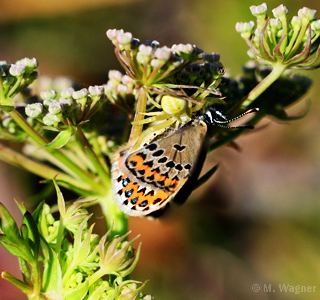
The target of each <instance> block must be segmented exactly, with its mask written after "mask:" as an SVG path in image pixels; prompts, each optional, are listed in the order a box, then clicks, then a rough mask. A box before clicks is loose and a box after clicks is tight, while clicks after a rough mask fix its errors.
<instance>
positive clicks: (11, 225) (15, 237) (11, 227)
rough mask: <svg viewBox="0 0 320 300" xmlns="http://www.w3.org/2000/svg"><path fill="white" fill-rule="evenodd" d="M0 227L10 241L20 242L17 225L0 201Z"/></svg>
mask: <svg viewBox="0 0 320 300" xmlns="http://www.w3.org/2000/svg"><path fill="white" fill-rule="evenodd" d="M0 228H1V231H2V232H3V233H4V234H5V235H6V236H7V238H8V239H9V240H10V241H12V242H15V243H20V242H21V237H20V232H19V229H18V226H17V224H16V222H15V220H14V219H13V217H12V216H11V214H10V213H9V211H8V210H7V209H6V207H5V206H4V205H3V204H2V203H0Z"/></svg>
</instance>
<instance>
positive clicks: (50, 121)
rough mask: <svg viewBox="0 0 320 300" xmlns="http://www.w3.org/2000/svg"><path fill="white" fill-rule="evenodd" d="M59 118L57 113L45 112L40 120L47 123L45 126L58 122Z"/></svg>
mask: <svg viewBox="0 0 320 300" xmlns="http://www.w3.org/2000/svg"><path fill="white" fill-rule="evenodd" d="M60 121H61V120H60V118H59V117H58V116H57V115H53V114H51V113H48V114H46V115H45V116H44V117H43V119H42V122H43V123H44V124H45V125H47V126H55V125H57V124H58V123H59V122H60Z"/></svg>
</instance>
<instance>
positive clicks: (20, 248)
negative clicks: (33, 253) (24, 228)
mask: <svg viewBox="0 0 320 300" xmlns="http://www.w3.org/2000/svg"><path fill="white" fill-rule="evenodd" d="M0 243H1V245H2V246H3V248H5V249H6V250H7V251H8V252H9V253H11V254H12V255H14V256H17V257H20V258H22V259H24V260H26V261H28V260H29V258H30V256H29V252H28V251H26V249H25V245H24V244H23V242H22V240H21V241H20V242H19V243H14V242H12V241H11V240H10V239H8V237H7V236H5V235H1V236H0Z"/></svg>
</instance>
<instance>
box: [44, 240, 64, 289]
mask: <svg viewBox="0 0 320 300" xmlns="http://www.w3.org/2000/svg"><path fill="white" fill-rule="evenodd" d="M41 246H42V252H43V256H44V258H45V261H44V270H43V278H42V283H43V286H42V291H43V292H51V291H56V292H58V293H60V292H61V290H62V272H61V266H60V263H59V259H58V256H57V255H56V253H55V252H54V251H53V249H52V248H51V247H50V245H49V244H48V243H47V242H46V240H45V239H44V238H41Z"/></svg>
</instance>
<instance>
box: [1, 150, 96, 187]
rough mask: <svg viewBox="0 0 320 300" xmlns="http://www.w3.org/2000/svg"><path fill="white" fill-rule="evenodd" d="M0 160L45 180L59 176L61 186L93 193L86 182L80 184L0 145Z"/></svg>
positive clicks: (57, 171)
mask: <svg viewBox="0 0 320 300" xmlns="http://www.w3.org/2000/svg"><path fill="white" fill-rule="evenodd" d="M0 159H1V160H3V161H5V162H7V163H9V164H11V165H13V166H16V167H20V168H23V169H25V170H27V171H29V172H31V173H33V174H36V175H38V176H40V177H43V178H46V179H52V178H54V177H55V176H56V175H57V174H59V176H58V179H59V181H61V183H60V184H61V185H63V186H65V187H68V185H67V184H65V183H64V182H67V183H69V184H70V185H73V186H75V187H77V188H79V189H81V190H85V191H93V187H92V186H91V185H90V184H88V183H87V182H85V181H84V182H81V181H79V180H77V179H75V178H73V177H71V176H69V175H67V174H64V173H62V172H61V171H60V170H57V169H54V168H52V167H49V166H47V165H45V164H42V163H39V162H36V161H34V160H32V159H30V158H28V157H26V156H24V155H22V154H20V153H18V152H16V151H14V150H12V149H11V148H7V147H5V146H4V145H2V144H0Z"/></svg>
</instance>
